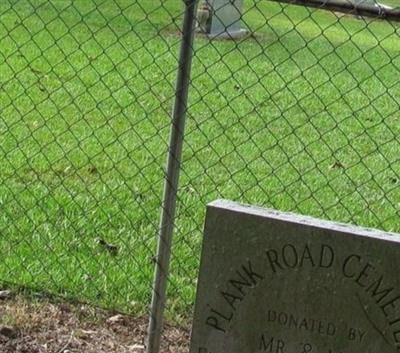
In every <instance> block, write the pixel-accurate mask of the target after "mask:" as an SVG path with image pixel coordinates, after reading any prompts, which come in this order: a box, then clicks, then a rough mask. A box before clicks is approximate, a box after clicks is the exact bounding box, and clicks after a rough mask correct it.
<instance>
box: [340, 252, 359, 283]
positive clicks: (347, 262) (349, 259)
mask: <svg viewBox="0 0 400 353" xmlns="http://www.w3.org/2000/svg"><path fill="white" fill-rule="evenodd" d="M352 260H358V262H360V261H361V257H360V256H358V255H354V254H353V255H350V256H348V257H347V258H346V259H345V260H344V262H343V275H344V276H345V277H347V278H353V277H354V276H355V275H356V273H355V272H349V268H348V267H349V265H350V264H351V262H352Z"/></svg>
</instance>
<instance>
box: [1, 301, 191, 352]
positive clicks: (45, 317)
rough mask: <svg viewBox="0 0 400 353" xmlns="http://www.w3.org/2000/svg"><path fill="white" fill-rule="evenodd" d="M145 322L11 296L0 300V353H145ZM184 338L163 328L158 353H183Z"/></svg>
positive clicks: (177, 331) (185, 335)
mask: <svg viewBox="0 0 400 353" xmlns="http://www.w3.org/2000/svg"><path fill="white" fill-rule="evenodd" d="M146 327H147V318H132V317H129V316H126V315H120V314H117V313H115V312H109V311H105V310H101V309H96V308H93V307H90V306H87V305H81V304H79V305H78V304H70V303H52V302H50V301H48V300H37V299H35V300H31V299H30V300H28V299H26V298H23V297H21V296H15V297H13V296H11V297H8V298H6V299H3V300H0V352H2V353H73V352H84V353H92V352H96V353H103V352H104V353H106V352H107V353H112V352H118V353H124V352H135V353H142V352H144V351H145V344H144V342H145V334H146ZM188 342H189V332H188V330H186V329H183V328H179V327H174V326H171V325H167V326H166V330H165V334H164V339H163V344H162V350H161V351H162V352H163V353H165V352H177V353H180V352H187V351H188Z"/></svg>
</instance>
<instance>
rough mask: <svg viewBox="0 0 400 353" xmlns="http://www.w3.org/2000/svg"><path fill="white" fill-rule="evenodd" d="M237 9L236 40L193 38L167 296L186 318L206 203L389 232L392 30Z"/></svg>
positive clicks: (270, 9)
mask: <svg viewBox="0 0 400 353" xmlns="http://www.w3.org/2000/svg"><path fill="white" fill-rule="evenodd" d="M222 2H223V1H220V2H219V4H221V3H222ZM203 3H204V2H203ZM210 3H212V2H210ZM217 3H218V1H214V6H216V5H215V4H217ZM225 3H226V2H225ZM237 3H239V2H237ZM328 3H329V1H328ZM359 3H361V2H359ZM369 3H370V4H371V3H373V4H374V5H375V4H376V3H374V2H373V1H372V2H371V1H370V2H369ZM396 4H397V6H399V5H398V2H396V1H392V2H390V1H387V2H386V3H385V5H388V6H389V5H390V6H392V7H395V6H396ZM381 5H382V4H381ZM224 6H232V5H230V4H228V5H224ZM243 6H244V8H243V10H242V27H243V28H244V29H246V30H247V31H248V35H247V36H245V37H244V38H242V39H236V40H234V41H232V40H222V39H221V40H210V39H208V38H207V36H202V35H199V36H198V37H197V38H196V46H195V58H194V63H193V75H192V82H191V99H190V103H189V108H188V114H189V115H190V117H189V118H188V123H187V124H188V126H187V130H186V134H185V152H184V158H183V163H182V180H181V187H180V190H179V203H178V205H179V210H178V216H177V230H176V234H175V245H174V247H173V259H172V270H171V279H170V280H171V282H172V283H174V286H173V287H174V290H173V291H171V292H170V294H169V296H168V297H169V309H168V311H169V312H172V313H174V312H176V310H175V306H176V305H178V303H179V305H183V307H182V309H179V310H178V311H179V312H183V313H185V314H187V315H188V316H189V317H190V315H191V312H192V311H191V309H192V308H193V304H194V295H193V289H194V288H195V286H196V279H197V270H198V266H199V257H200V251H201V241H202V230H203V223H204V216H205V205H206V204H207V203H208V202H210V201H212V200H215V199H218V198H226V199H230V200H234V201H239V202H244V203H248V204H255V205H260V206H265V207H269V208H274V209H278V210H282V211H293V212H297V213H301V214H305V215H312V216H316V217H320V218H324V219H329V220H334V221H340V222H349V223H352V224H357V225H361V226H368V227H376V228H380V229H384V230H387V231H395V232H399V231H400V222H399V202H400V188H399V184H400V160H399V149H400V143H399V142H400V140H399V133H400V124H399V119H400V112H399V108H400V103H399V102H400V83H399V72H400V52H399V45H400V39H399V33H400V32H399V28H400V27H399V25H398V22H397V23H396V22H390V21H385V20H380V19H372V18H366V17H361V16H358V15H356V14H355V11H354V12H353V14H352V13H350V14H342V13H339V12H332V11H324V10H321V9H312V8H307V7H303V6H295V5H290V4H284V3H279V2H270V1H266V0H254V1H244V2H243ZM221 34H222V33H221ZM217 35H218V33H217ZM176 289H177V290H176Z"/></svg>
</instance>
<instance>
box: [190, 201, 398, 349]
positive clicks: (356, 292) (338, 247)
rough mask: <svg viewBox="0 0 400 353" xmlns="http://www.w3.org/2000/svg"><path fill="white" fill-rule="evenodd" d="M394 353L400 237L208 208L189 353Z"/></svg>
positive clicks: (235, 208) (221, 204)
mask: <svg viewBox="0 0 400 353" xmlns="http://www.w3.org/2000/svg"><path fill="white" fill-rule="evenodd" d="M254 352H268V353H399V352H400V236H399V235H396V234H391V233H384V232H380V231H375V230H368V229H363V228H358V227H353V226H349V225H342V224H336V223H332V222H326V221H320V220H317V219H313V218H310V217H303V216H297V215H293V214H288V213H281V212H276V211H271V210H264V209H260V208H255V207H250V206H242V205H238V204H235V203H231V202H228V201H215V202H213V203H211V204H210V205H209V206H208V209H207V217H206V225H205V235H204V243H203V250H202V257H201V266H200V276H199V282H198V291H197V299H196V307H195V315H194V321H193V328H192V338H191V347H190V353H254Z"/></svg>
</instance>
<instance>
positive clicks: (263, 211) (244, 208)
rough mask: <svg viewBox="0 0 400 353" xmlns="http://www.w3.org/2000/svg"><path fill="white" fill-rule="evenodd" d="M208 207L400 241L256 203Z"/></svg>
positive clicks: (222, 202)
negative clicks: (255, 204)
mask: <svg viewBox="0 0 400 353" xmlns="http://www.w3.org/2000/svg"><path fill="white" fill-rule="evenodd" d="M207 209H222V210H226V211H231V212H237V213H246V214H248V215H253V216H259V217H264V218H270V219H275V220H280V221H285V222H289V223H295V224H302V225H308V226H311V227H318V228H321V227H322V228H328V229H331V230H334V231H337V232H341V233H357V234H359V235H362V236H366V237H369V238H376V239H381V240H387V241H391V242H396V243H400V234H398V233H393V232H384V231H382V230H379V229H374V228H366V227H360V226H356V225H352V224H346V223H340V222H334V221H328V220H321V219H318V218H314V217H311V216H305V215H300V214H296V213H292V212H284V211H277V210H274V209H271V208H264V207H259V206H254V205H248V204H242V203H239V202H234V201H230V200H225V199H217V200H214V201H212V202H210V203H208V204H207Z"/></svg>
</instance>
